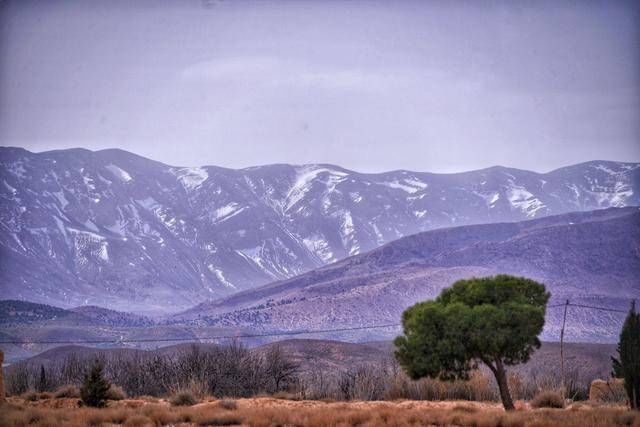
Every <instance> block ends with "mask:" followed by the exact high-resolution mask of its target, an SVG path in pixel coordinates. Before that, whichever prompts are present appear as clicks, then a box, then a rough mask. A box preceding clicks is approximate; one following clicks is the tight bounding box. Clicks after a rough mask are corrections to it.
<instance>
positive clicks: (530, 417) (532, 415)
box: [0, 397, 640, 427]
mask: <svg viewBox="0 0 640 427" xmlns="http://www.w3.org/2000/svg"><path fill="white" fill-rule="evenodd" d="M26 425H30V426H87V425H103V426H114V425H123V426H164V425H175V426H209V425H240V426H256V427H257V426H264V427H268V426H283V425H290V426H386V425H390V426H486V427H492V426H495V427H497V426H514V427H516V426H523V427H525V426H536V427H544V426H558V425H562V426H576V427H590V426H610V425H611V426H618V425H619V426H623V425H625V426H640V413H639V412H632V411H629V410H627V409H625V408H624V407H622V406H613V405H593V404H587V403H575V404H572V405H571V406H569V407H568V408H566V409H531V408H529V407H528V405H527V404H524V403H520V404H519V405H518V410H516V411H514V412H511V413H506V412H505V411H504V410H502V407H501V406H500V405H499V404H497V403H479V402H468V401H446V402H442V401H440V402H433V401H409V400H404V401H393V402H360V401H356V402H325V401H314V400H301V401H293V400H284V399H275V398H271V397H261V398H250V399H236V400H228V399H224V400H215V399H210V400H205V401H204V402H203V403H199V404H197V405H194V406H191V407H176V406H171V405H170V404H169V403H168V402H167V401H166V400H164V399H156V398H140V399H127V400H122V401H117V402H110V403H109V406H108V407H107V408H103V409H92V408H80V407H78V399H60V398H58V399H44V400H39V401H35V402H30V401H25V400H24V399H23V398H18V397H11V398H9V403H8V404H7V405H4V406H0V426H2V427H4V426H16V427H17V426H26Z"/></svg>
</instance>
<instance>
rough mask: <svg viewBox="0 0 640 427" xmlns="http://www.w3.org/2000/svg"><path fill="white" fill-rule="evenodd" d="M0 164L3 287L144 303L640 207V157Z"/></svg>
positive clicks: (166, 305) (130, 305)
mask: <svg viewBox="0 0 640 427" xmlns="http://www.w3.org/2000/svg"><path fill="white" fill-rule="evenodd" d="M0 166H1V169H0V201H2V203H1V206H0V225H1V226H2V227H0V280H1V281H2V283H3V285H2V287H1V288H0V297H2V298H5V299H6V298H16V299H25V300H30V301H35V302H52V303H54V304H56V305H58V306H61V307H74V306H78V305H92V304H93V305H96V304H97V305H100V306H105V307H106V308H110V309H115V310H121V311H137V312H139V311H140V309H139V307H141V306H143V307H146V308H147V309H148V310H147V311H148V312H167V311H179V310H182V309H186V308H189V307H191V306H193V305H194V304H197V303H198V302H201V301H206V300H214V299H217V298H219V297H221V296H225V295H229V294H231V293H234V292H237V291H241V290H243V289H249V288H253V287H256V286H260V285H264V284H266V283H270V282H274V281H278V280H282V279H287V278H290V277H293V276H296V275H299V274H301V273H304V272H306V271H310V270H313V269H315V268H318V267H321V266H323V265H327V264H330V263H332V262H335V261H339V260H341V259H343V258H345V257H348V256H350V255H355V254H360V253H364V252H366V251H369V250H371V249H374V248H376V247H379V246H380V245H383V244H385V243H388V242H390V241H393V240H396V239H397V238H400V237H403V236H406V235H410V234H415V233H419V232H422V231H427V230H431V229H438V228H443V227H448V226H456V225H467V224H481V223H494V222H503V221H520V220H523V219H527V218H537V217H541V216H548V215H552V214H559V213H565V212H569V211H575V210H578V211H581V210H592V209H597V208H603V207H605V208H606V207H610V206H628V205H639V204H640V191H639V190H638V188H640V164H636V163H616V162H613V163H612V162H589V163H583V164H581V165H576V166H571V167H567V168H562V169H557V170H555V171H552V172H549V173H546V174H539V173H537V172H530V171H521V170H518V169H495V167H494V168H490V169H484V170H480V171H470V172H463V173H456V174H433V173H420V172H410V171H399V172H398V171H390V172H385V173H379V174H361V173H357V172H353V171H350V170H348V169H344V168H340V167H337V166H333V165H306V166H292V165H286V164H280V165H269V166H255V167H250V168H245V169H227V168H220V167H216V166H204V167H192V168H189V167H176V166H168V165H165V164H163V163H160V162H157V161H154V160H149V159H146V158H145V157H142V156H138V155H135V154H131V153H129V152H126V151H124V150H119V149H108V150H101V151H97V152H94V151H90V150H85V149H73V150H56V151H50V152H43V153H36V154H34V153H31V152H29V151H27V150H24V149H10V148H0Z"/></svg>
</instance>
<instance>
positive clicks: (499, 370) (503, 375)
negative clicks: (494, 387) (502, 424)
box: [492, 358, 515, 411]
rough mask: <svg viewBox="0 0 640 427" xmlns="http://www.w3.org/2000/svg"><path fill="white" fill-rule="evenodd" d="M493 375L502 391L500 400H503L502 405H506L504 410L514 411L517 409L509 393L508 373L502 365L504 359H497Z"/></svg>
mask: <svg viewBox="0 0 640 427" xmlns="http://www.w3.org/2000/svg"><path fill="white" fill-rule="evenodd" d="M492 371H493V374H494V375H495V377H496V382H497V383H498V389H499V390H500V398H501V399H502V404H503V405H504V409H505V410H507V411H513V410H514V409H515V407H514V406H513V401H512V400H511V393H509V384H508V383H507V372H506V371H505V369H504V365H503V364H502V359H500V358H496V365H495V367H494V369H492Z"/></svg>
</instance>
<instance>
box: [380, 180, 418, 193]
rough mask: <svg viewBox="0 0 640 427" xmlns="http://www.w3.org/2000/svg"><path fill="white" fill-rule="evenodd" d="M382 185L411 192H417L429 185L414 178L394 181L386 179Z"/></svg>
mask: <svg viewBox="0 0 640 427" xmlns="http://www.w3.org/2000/svg"><path fill="white" fill-rule="evenodd" d="M381 184H382V185H384V186H385V187H389V188H395V189H398V190H403V191H405V192H407V193H409V194H413V193H416V192H418V191H420V190H422V189H424V188H426V187H427V184H425V183H424V182H420V181H416V180H412V179H403V180H397V179H396V180H393V181H385V182H381Z"/></svg>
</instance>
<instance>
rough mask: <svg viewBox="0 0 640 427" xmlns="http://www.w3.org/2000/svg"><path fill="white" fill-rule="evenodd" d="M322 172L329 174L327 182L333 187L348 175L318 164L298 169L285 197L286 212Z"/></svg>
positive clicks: (300, 198)
mask: <svg viewBox="0 0 640 427" xmlns="http://www.w3.org/2000/svg"><path fill="white" fill-rule="evenodd" d="M320 174H328V177H327V180H326V181H325V182H326V184H327V186H332V187H333V188H335V185H336V184H337V183H339V182H341V181H342V179H343V178H344V177H346V176H347V175H348V174H346V173H344V172H340V171H337V170H334V169H329V168H325V167H318V166H305V167H302V168H299V169H297V170H296V178H295V181H294V183H293V185H292V186H291V188H290V189H289V191H288V192H287V195H286V197H285V203H284V206H285V209H284V210H285V212H286V211H288V210H289V209H291V207H293V206H295V205H296V203H298V202H299V201H300V200H302V199H303V198H304V196H305V194H307V192H308V191H309V190H310V189H311V186H312V185H313V183H314V182H315V181H316V179H318V176H319V175H320ZM333 188H332V189H333Z"/></svg>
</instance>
